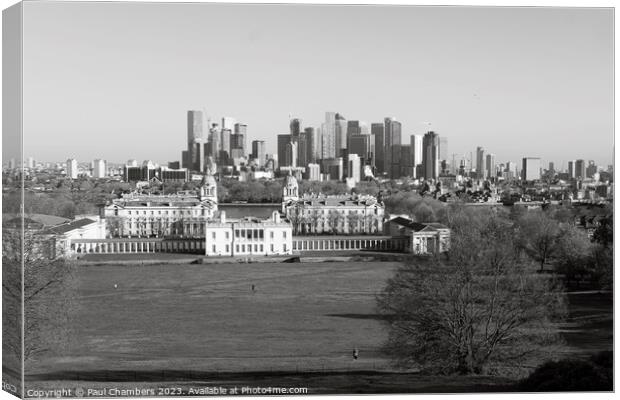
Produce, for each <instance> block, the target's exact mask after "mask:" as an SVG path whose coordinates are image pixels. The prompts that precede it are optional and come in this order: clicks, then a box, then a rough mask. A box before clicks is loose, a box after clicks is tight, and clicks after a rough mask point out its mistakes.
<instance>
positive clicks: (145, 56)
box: [23, 2, 614, 169]
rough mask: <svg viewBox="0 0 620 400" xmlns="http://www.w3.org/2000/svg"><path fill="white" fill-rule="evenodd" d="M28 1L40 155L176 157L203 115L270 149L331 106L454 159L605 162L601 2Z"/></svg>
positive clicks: (608, 150)
mask: <svg viewBox="0 0 620 400" xmlns="http://www.w3.org/2000/svg"><path fill="white" fill-rule="evenodd" d="M24 4H25V6H24V27H23V29H24V48H23V63H24V69H23V74H24V84H23V95H24V99H23V113H24V124H23V129H24V138H25V139H24V156H25V157H29V156H32V157H34V158H35V159H36V160H40V161H62V160H66V159H67V158H69V157H71V158H77V159H78V160H79V161H85V162H86V161H91V160H92V159H95V158H103V159H107V160H108V161H110V162H125V161H126V160H127V159H130V158H135V159H138V160H140V161H142V160H146V159H151V160H153V161H156V162H159V163H166V162H168V161H175V160H180V158H181V151H182V150H184V149H185V147H186V141H187V116H186V114H187V110H205V111H206V114H207V115H208V116H209V117H210V118H211V119H212V120H218V119H220V118H221V117H223V116H230V117H234V118H236V119H237V120H238V121H239V122H243V123H246V124H247V125H248V141H247V143H248V146H249V144H250V142H251V141H252V140H265V141H266V142H267V150H268V152H275V150H276V143H277V138H276V135H277V134H281V133H287V132H288V124H289V115H292V116H294V117H297V118H301V119H302V121H303V126H320V124H321V123H322V122H323V121H324V118H325V112H326V111H335V112H339V113H341V114H343V115H344V117H345V118H347V119H350V120H363V121H366V122H368V123H369V124H370V123H372V122H381V121H383V118H384V117H386V116H390V117H394V118H396V119H397V120H399V121H401V123H402V126H403V142H407V143H408V142H409V136H410V135H412V134H423V133H424V132H425V131H427V130H429V129H431V130H434V131H435V132H437V133H438V134H439V135H440V136H441V137H444V136H445V137H447V138H448V147H449V153H450V154H453V153H455V154H458V155H463V154H467V155H469V153H470V152H475V149H476V147H477V146H483V147H484V148H485V150H486V151H488V152H491V153H494V154H495V155H496V160H497V162H506V161H519V160H521V158H522V157H541V158H542V159H543V163H546V162H548V161H553V162H555V165H556V169H557V168H566V167H567V161H568V160H572V159H579V158H582V159H587V160H590V159H591V160H595V161H596V162H597V163H598V164H600V165H607V164H611V163H612V156H613V140H614V136H613V134H614V131H613V128H614V103H613V101H614V97H613V96H614V92H613V73H614V70H613V12H612V10H611V9H609V8H598V9H594V8H591V9H587V8H573V9H571V8H532V7H530V8H514V7H512V8H493V7H415V6H335V5H323V6H314V5H256V4H255V5H235V4H205V3H203V4H196V3H194V4H180V3H173V4H166V3H62V2H58V3H56V2H27V3H24ZM429 124H430V125H429ZM474 157H475V154H474ZM543 165H544V166H546V164H543Z"/></svg>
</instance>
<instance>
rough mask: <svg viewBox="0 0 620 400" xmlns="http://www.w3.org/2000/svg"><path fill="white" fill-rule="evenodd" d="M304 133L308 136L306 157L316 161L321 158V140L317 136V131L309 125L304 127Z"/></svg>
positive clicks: (309, 160) (310, 160)
mask: <svg viewBox="0 0 620 400" xmlns="http://www.w3.org/2000/svg"><path fill="white" fill-rule="evenodd" d="M303 134H304V135H305V136H306V159H307V160H308V162H316V161H317V160H318V159H319V158H321V156H320V154H319V142H318V141H317V138H318V139H320V138H319V136H318V134H317V131H316V130H315V129H314V128H313V127H311V126H308V127H306V128H305V129H304V132H303Z"/></svg>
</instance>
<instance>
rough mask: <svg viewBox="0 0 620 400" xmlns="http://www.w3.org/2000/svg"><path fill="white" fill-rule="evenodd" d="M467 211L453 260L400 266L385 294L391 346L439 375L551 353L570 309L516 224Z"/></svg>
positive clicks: (397, 357)
mask: <svg viewBox="0 0 620 400" xmlns="http://www.w3.org/2000/svg"><path fill="white" fill-rule="evenodd" d="M472 215H473V213H470V212H466V211H465V212H459V213H457V214H456V215H454V216H453V217H454V218H453V219H452V222H453V225H452V228H453V234H452V239H451V246H450V251H449V253H448V254H449V257H448V259H447V260H440V259H434V260H429V261H427V262H425V263H421V262H419V261H414V260H413V259H412V260H411V262H410V263H409V264H408V265H405V266H403V267H402V268H400V269H399V270H398V271H397V272H396V274H395V276H394V277H393V278H391V279H390V280H389V281H388V283H387V285H386V287H385V289H384V290H383V291H382V292H381V293H380V294H379V296H378V308H379V311H380V312H381V313H382V314H384V316H385V317H386V320H388V321H389V322H388V324H389V336H388V341H387V343H386V345H385V351H386V352H387V353H388V354H389V355H390V356H391V357H392V358H393V360H394V362H395V364H396V365H397V366H400V367H413V366H417V367H419V368H421V369H422V370H425V371H428V372H433V373H454V372H458V373H463V374H477V373H492V372H498V371H501V370H502V369H511V370H514V369H517V370H519V369H521V368H523V365H525V364H524V363H526V362H531V361H532V360H535V361H538V360H539V359H541V358H542V359H545V358H551V357H552V355H553V351H554V350H555V347H557V346H559V345H560V344H561V340H560V338H559V336H558V334H557V333H556V331H555V329H554V324H553V323H554V322H555V321H556V320H561V319H562V318H563V316H564V315H565V306H564V299H563V294H562V293H561V291H560V287H559V286H558V285H557V283H556V282H555V281H554V280H553V278H552V277H551V276H543V275H540V274H535V273H533V272H534V271H533V270H532V269H531V268H529V265H530V264H529V263H528V262H527V260H525V259H524V258H523V257H522V252H521V251H520V250H519V249H518V248H517V247H516V246H515V245H514V244H513V242H512V234H513V232H512V230H511V228H510V224H509V223H507V221H504V220H503V219H500V218H498V217H496V216H493V215H487V216H485V215H479V216H477V217H478V219H479V220H478V221H475V220H473V219H472V218H471V217H472Z"/></svg>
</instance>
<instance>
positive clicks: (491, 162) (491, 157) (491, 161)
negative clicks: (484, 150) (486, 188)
mask: <svg viewBox="0 0 620 400" xmlns="http://www.w3.org/2000/svg"><path fill="white" fill-rule="evenodd" d="M486 168H487V172H486V176H487V178H495V177H496V175H497V173H496V172H495V154H492V153H489V154H487V158H486Z"/></svg>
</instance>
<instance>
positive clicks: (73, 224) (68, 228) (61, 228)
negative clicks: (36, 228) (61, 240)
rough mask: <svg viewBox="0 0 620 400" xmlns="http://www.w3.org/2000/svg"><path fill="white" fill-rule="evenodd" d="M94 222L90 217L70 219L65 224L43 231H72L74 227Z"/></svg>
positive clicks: (55, 232) (53, 232) (54, 232)
mask: <svg viewBox="0 0 620 400" xmlns="http://www.w3.org/2000/svg"><path fill="white" fill-rule="evenodd" d="M94 222H95V221H93V220H92V219H90V218H82V219H78V220H75V221H71V222H69V223H66V224H62V225H57V226H53V227H51V228H49V229H47V230H46V231H45V232H43V233H47V234H62V233H67V232H70V231H72V230H74V229H79V228H82V227H84V226H86V225H90V224H92V223H94Z"/></svg>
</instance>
